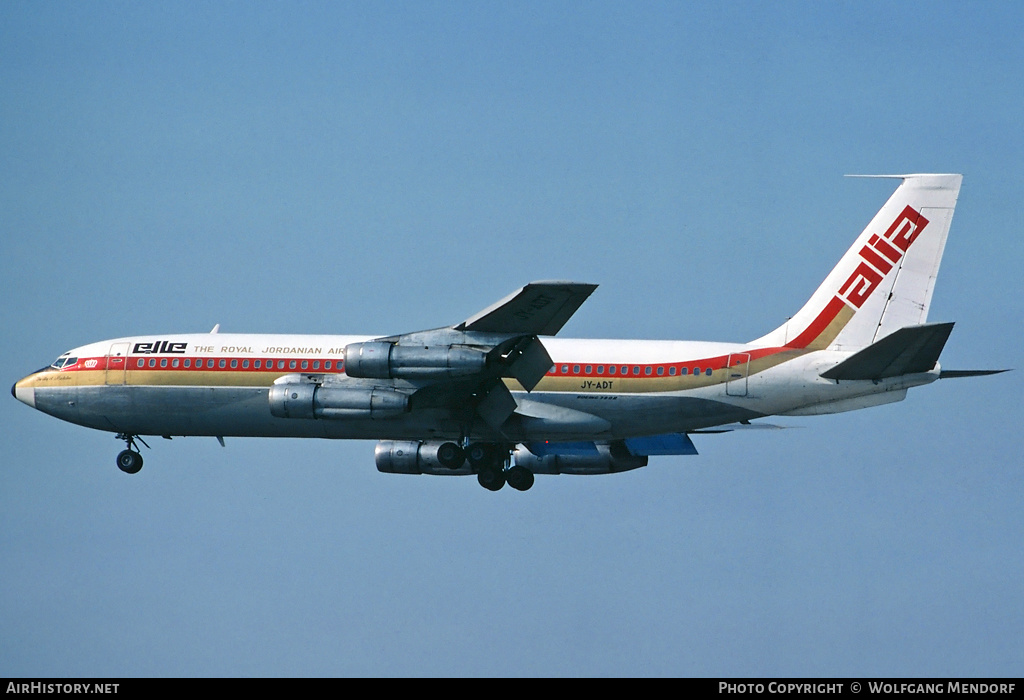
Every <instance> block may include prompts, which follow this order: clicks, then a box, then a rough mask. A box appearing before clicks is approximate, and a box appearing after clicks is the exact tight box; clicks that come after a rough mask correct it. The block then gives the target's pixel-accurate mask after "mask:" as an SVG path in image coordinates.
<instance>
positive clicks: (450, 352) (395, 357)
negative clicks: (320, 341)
mask: <svg viewBox="0 0 1024 700" xmlns="http://www.w3.org/2000/svg"><path fill="white" fill-rule="evenodd" d="M486 366H487V354H486V353H485V352H484V351H483V350H480V349H477V348H472V347H468V346H464V345H446V346H438V347H420V346H406V345H396V344H394V343H386V342H382V341H379V340H372V341H369V342H365V343H352V344H350V345H347V346H345V374H347V375H348V376H350V377H358V378H363V379H435V378H436V379H444V378H451V377H467V376H472V375H474V374H479V373H480V372H482V371H483V370H484V369H485V368H486Z"/></svg>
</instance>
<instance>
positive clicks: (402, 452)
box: [374, 440, 473, 475]
mask: <svg viewBox="0 0 1024 700" xmlns="http://www.w3.org/2000/svg"><path fill="white" fill-rule="evenodd" d="M452 446H454V443H451V442H440V441H430V442H418V441H404V440H381V441H380V442H378V443H377V448H376V450H374V461H376V463H377V471H380V472H384V473H385V474H452V475H465V474H472V473H473V471H472V468H471V467H470V466H469V462H468V461H463V462H462V466H460V467H457V468H455V469H452V468H450V467H446V466H445V465H444V464H443V463H442V461H441V458H440V456H439V455H438V451H439V450H440V451H442V453H443V452H444V450H448V449H451V447H452Z"/></svg>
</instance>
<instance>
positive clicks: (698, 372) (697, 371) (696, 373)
mask: <svg viewBox="0 0 1024 700" xmlns="http://www.w3.org/2000/svg"><path fill="white" fill-rule="evenodd" d="M698 374H700V367H694V368H693V376H695V377H696V376H697V375H698Z"/></svg>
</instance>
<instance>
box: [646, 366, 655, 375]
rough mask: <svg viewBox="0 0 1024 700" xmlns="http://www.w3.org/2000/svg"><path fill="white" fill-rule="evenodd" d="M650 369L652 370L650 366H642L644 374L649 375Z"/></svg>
mask: <svg viewBox="0 0 1024 700" xmlns="http://www.w3.org/2000/svg"><path fill="white" fill-rule="evenodd" d="M652 371H653V370H652V369H651V368H650V367H644V374H646V375H647V376H650V375H651V372H652Z"/></svg>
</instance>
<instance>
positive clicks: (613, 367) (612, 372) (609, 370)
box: [608, 365, 616, 374]
mask: <svg viewBox="0 0 1024 700" xmlns="http://www.w3.org/2000/svg"><path fill="white" fill-rule="evenodd" d="M615 369H616V367H615V365H608V374H615Z"/></svg>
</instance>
